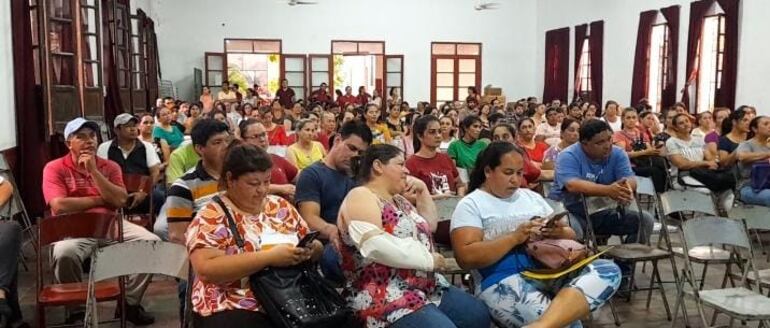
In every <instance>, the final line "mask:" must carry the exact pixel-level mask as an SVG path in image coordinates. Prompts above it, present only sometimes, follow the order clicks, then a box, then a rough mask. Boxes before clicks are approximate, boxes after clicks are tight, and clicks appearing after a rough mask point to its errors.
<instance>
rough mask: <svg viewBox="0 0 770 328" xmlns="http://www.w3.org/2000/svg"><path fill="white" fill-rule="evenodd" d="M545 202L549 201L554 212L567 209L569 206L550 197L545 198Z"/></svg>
mask: <svg viewBox="0 0 770 328" xmlns="http://www.w3.org/2000/svg"><path fill="white" fill-rule="evenodd" d="M545 202H546V203H548V205H549V206H551V208H552V209H553V211H554V212H563V211H566V210H567V207H566V206H564V203H562V202H560V201H556V200H553V199H550V198H545Z"/></svg>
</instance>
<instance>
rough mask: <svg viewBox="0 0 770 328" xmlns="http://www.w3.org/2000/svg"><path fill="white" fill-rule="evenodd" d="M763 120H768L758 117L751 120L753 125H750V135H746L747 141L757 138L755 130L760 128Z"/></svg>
mask: <svg viewBox="0 0 770 328" xmlns="http://www.w3.org/2000/svg"><path fill="white" fill-rule="evenodd" d="M763 119H768V117H767V116H757V117H755V118H753V119H751V123H749V133H748V134H747V135H746V140H749V139H753V138H754V137H756V136H757V133H756V132H754V130H756V129H758V128H759V122H761V121H762V120H763Z"/></svg>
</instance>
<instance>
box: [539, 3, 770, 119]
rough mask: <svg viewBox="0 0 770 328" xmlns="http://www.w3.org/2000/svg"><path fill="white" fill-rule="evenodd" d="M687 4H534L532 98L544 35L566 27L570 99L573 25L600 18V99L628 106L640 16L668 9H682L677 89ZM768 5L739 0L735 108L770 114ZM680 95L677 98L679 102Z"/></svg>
mask: <svg viewBox="0 0 770 328" xmlns="http://www.w3.org/2000/svg"><path fill="white" fill-rule="evenodd" d="M690 2H692V1H690V0H645V1H638V0H612V1H608V0H581V1H572V0H538V1H537V9H536V10H537V32H536V33H537V36H536V44H537V54H536V57H535V60H536V63H535V65H536V67H538V70H537V72H538V73H537V74H536V76H535V77H534V78H535V79H534V81H535V86H536V92H537V93H536V94H540V95H542V90H543V66H544V60H545V59H544V57H545V54H544V42H545V32H546V31H548V30H551V29H554V28H561V27H567V26H568V27H570V28H571V30H570V34H571V35H570V40H571V41H570V74H569V75H570V83H569V97H570V98H571V97H572V90H573V84H574V74H573V67H572V66H573V63H574V48H575V40H574V38H575V35H574V26H575V25H579V24H583V23H590V22H592V21H596V20H604V81H603V82H604V90H603V98H604V100H609V99H613V100H617V101H619V102H620V103H622V104H626V105H628V104H629V101H630V98H631V79H632V76H633V67H634V64H633V62H634V51H635V49H636V34H637V29H638V26H639V13H641V12H642V11H646V10H655V9H660V8H663V7H668V6H672V5H677V4H678V5H680V6H681V10H680V15H681V16H680V19H679V24H680V25H679V62H678V74H677V79H678V81H677V90H681V89H682V87H683V86H684V82H685V78H686V76H685V66H686V61H687V57H686V56H687V55H686V53H687V33H688V29H689V19H690V18H689V17H690V15H689V14H690ZM768 13H770V1H766V0H741V21H740V26H741V28H740V32H739V38H740V40H739V47H740V49H739V58H738V81H737V85H736V88H737V94H736V105H740V104H753V105H756V106H757V110H758V111H760V112H762V113H765V114H770V93H768V92H767V80H768V77H770V61H768V60H767V59H766V55H767V54H768V53H770V43H768V42H767V41H766V39H767V37H766V33H767V31H770V20H768V19H767V14H768ZM679 97H680V96H677V99H679Z"/></svg>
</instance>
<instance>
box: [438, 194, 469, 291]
mask: <svg viewBox="0 0 770 328" xmlns="http://www.w3.org/2000/svg"><path fill="white" fill-rule="evenodd" d="M458 202H460V198H459V197H451V198H444V199H441V200H437V201H436V209H437V210H438V216H439V222H438V225H437V227H436V232H435V233H434V234H433V240H434V241H435V242H436V250H437V251H438V252H439V253H441V254H442V255H444V257H446V260H447V270H446V271H444V274H446V275H448V276H449V280H450V282H451V283H452V284H454V285H458V287H462V282H463V278H464V277H465V276H466V275H468V274H469V271H467V270H463V269H462V268H460V266H459V265H458V264H457V261H456V260H455V258H454V252H453V251H452V244H451V239H450V237H449V235H450V231H449V225H450V222H451V220H452V213H454V210H455V207H457V203H458ZM458 277H459V278H460V279H459V283H456V281H457V280H458V279H457V278H458ZM471 285H472V284H471Z"/></svg>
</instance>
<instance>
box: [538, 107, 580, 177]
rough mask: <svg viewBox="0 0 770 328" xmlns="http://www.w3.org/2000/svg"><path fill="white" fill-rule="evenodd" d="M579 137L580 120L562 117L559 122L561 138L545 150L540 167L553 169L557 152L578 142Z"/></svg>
mask: <svg viewBox="0 0 770 328" xmlns="http://www.w3.org/2000/svg"><path fill="white" fill-rule="evenodd" d="M579 139H580V122H579V121H577V120H575V119H572V118H569V117H567V118H564V121H562V122H561V140H560V141H559V143H557V144H555V145H553V146H551V147H550V148H548V150H546V151H545V154H544V155H543V165H542V166H541V167H540V168H541V169H543V170H554V168H555V167H556V158H557V157H558V156H559V153H560V152H561V151H562V150H564V149H567V147H569V146H571V145H572V144H574V143H576V142H578V140H579Z"/></svg>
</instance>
